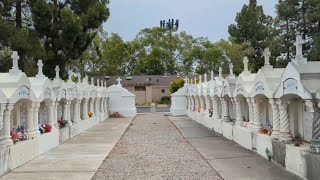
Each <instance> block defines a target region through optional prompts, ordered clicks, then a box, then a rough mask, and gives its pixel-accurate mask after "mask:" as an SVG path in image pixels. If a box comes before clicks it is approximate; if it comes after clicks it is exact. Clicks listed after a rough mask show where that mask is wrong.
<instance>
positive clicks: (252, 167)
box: [170, 117, 300, 180]
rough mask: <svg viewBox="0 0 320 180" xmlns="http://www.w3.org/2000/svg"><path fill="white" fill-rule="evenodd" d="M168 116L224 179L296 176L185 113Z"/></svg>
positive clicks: (290, 179) (283, 179)
mask: <svg viewBox="0 0 320 180" xmlns="http://www.w3.org/2000/svg"><path fill="white" fill-rule="evenodd" d="M170 119H171V121H172V122H173V123H174V124H175V125H176V127H177V128H178V129H179V130H180V132H181V133H182V134H183V135H184V137H185V138H186V139H187V140H188V141H189V142H190V143H191V144H192V145H193V146H194V147H195V148H196V149H197V150H198V151H199V152H200V154H201V155H202V156H203V157H204V158H205V159H206V160H207V161H208V162H209V163H210V164H211V166H212V167H213V168H214V169H216V170H217V171H218V173H219V174H220V175H221V176H222V177H223V178H224V179H226V180H262V179H263V180H271V179H272V180H275V179H278V180H300V178H299V177H297V176H295V175H293V174H291V173H289V172H287V171H286V170H285V169H284V168H282V167H281V166H278V165H277V164H275V163H272V162H269V161H268V160H266V159H264V158H263V157H261V156H259V155H258V154H256V153H254V152H253V151H249V150H247V149H245V148H243V147H241V146H240V145H238V144H237V143H235V142H233V141H230V140H227V139H226V138H224V137H221V136H220V135H218V134H216V133H214V132H213V131H210V130H208V129H207V128H206V127H204V126H202V125H201V124H199V123H197V122H195V121H192V120H191V119H190V118H188V117H170Z"/></svg>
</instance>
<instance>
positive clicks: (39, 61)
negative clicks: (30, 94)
mask: <svg viewBox="0 0 320 180" xmlns="http://www.w3.org/2000/svg"><path fill="white" fill-rule="evenodd" d="M37 66H38V74H37V76H36V77H37V78H42V77H44V75H43V71H42V68H43V63H42V60H41V59H39V60H38V63H37Z"/></svg>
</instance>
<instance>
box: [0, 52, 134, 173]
mask: <svg viewBox="0 0 320 180" xmlns="http://www.w3.org/2000/svg"><path fill="white" fill-rule="evenodd" d="M11 58H12V62H13V65H12V68H11V69H10V70H9V72H8V73H0V176H1V175H3V174H6V173H8V172H9V171H11V170H13V169H15V168H16V167H18V166H21V165H22V164H24V163H26V162H28V161H30V160H32V159H34V158H36V157H37V156H39V155H41V154H43V153H45V152H47V151H49V150H50V149H52V148H54V147H56V146H58V145H59V144H60V143H62V142H65V141H67V140H68V139H70V138H72V137H74V136H76V135H78V134H79V133H81V132H83V131H85V130H87V129H89V128H90V127H92V126H94V125H96V124H98V123H100V122H103V121H104V120H105V119H107V118H108V117H109V113H110V112H111V111H112V112H113V111H116V112H119V113H120V114H124V115H125V116H126V117H134V116H135V115H136V112H137V111H136V107H135V95H134V94H131V93H129V92H128V91H127V90H126V89H124V88H122V86H121V84H120V81H121V80H119V81H118V84H117V85H113V86H111V87H110V88H108V87H106V83H105V82H104V81H100V80H97V82H96V85H95V84H94V79H93V78H92V79H91V82H90V83H89V80H88V77H87V76H86V77H84V78H82V79H81V77H78V81H77V82H73V81H72V75H73V73H72V72H71V71H69V72H68V75H69V76H68V79H67V80H66V81H64V80H63V79H61V78H60V76H59V71H60V70H59V67H58V66H57V67H56V69H55V71H56V77H55V78H54V79H53V80H50V79H48V78H47V77H46V76H45V75H44V74H43V72H42V68H43V66H44V64H43V63H42V60H39V61H38V63H37V65H38V74H37V75H36V76H35V77H27V76H26V74H25V73H24V72H22V71H21V70H19V68H18V60H19V56H18V54H17V52H15V51H14V52H13V53H12V56H11ZM119 103H120V104H121V106H119ZM112 112H111V113H112Z"/></svg>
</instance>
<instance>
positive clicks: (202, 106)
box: [171, 35, 320, 179]
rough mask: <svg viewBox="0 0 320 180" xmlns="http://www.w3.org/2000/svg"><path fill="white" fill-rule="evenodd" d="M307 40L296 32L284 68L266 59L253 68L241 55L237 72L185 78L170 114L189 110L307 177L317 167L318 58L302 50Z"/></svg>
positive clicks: (217, 129) (319, 156) (319, 132)
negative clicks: (241, 67) (312, 58)
mask: <svg viewBox="0 0 320 180" xmlns="http://www.w3.org/2000/svg"><path fill="white" fill-rule="evenodd" d="M304 43H305V41H304V40H303V39H302V37H301V36H300V35H298V36H297V38H296V42H295V46H296V56H295V58H293V59H292V60H291V62H290V63H289V64H288V65H287V67H286V68H274V67H273V66H271V65H270V63H269V57H270V55H271V52H270V51H269V48H266V49H265V52H264V57H265V64H264V66H263V67H262V68H261V69H260V70H259V71H258V72H257V73H251V72H250V71H249V68H248V63H249V60H248V58H247V57H244V60H243V63H244V70H243V72H242V73H241V74H240V75H239V76H238V77H235V75H234V74H233V65H232V64H231V63H230V75H229V76H228V77H226V78H223V77H222V71H221V68H220V69H219V75H218V76H217V77H214V74H213V72H211V79H210V80H207V74H204V80H203V81H202V76H201V75H200V76H199V83H196V82H197V80H196V79H194V80H193V79H189V78H187V77H186V78H185V85H184V87H182V88H181V89H179V90H178V91H177V92H176V93H174V94H172V95H171V98H172V107H171V114H172V115H174V116H181V115H187V116H189V117H190V118H191V119H193V120H195V121H197V122H199V123H201V124H203V125H204V126H206V127H208V128H209V129H212V130H214V131H215V132H217V133H219V134H221V135H222V136H224V137H226V138H228V139H230V140H233V141H235V142H237V143H238V144H240V145H241V146H243V147H245V148H247V149H250V150H253V151H255V152H256V153H258V154H260V155H261V156H263V157H265V158H267V159H269V160H270V161H273V162H275V163H278V164H280V165H282V166H283V167H285V168H286V169H287V170H289V171H291V172H293V173H295V174H297V175H299V176H301V177H303V178H307V179H319V177H320V171H319V169H317V167H319V166H320V62H310V61H307V59H306V58H305V57H304V56H303V53H302V52H303V51H302V45H303V44H304Z"/></svg>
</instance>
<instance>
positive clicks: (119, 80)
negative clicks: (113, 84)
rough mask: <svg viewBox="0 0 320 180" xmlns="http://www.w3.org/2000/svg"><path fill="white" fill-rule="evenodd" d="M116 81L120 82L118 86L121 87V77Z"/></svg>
mask: <svg viewBox="0 0 320 180" xmlns="http://www.w3.org/2000/svg"><path fill="white" fill-rule="evenodd" d="M116 81H117V82H118V85H120V86H121V81H122V79H121V78H120V77H118V79H117V80H116Z"/></svg>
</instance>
